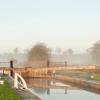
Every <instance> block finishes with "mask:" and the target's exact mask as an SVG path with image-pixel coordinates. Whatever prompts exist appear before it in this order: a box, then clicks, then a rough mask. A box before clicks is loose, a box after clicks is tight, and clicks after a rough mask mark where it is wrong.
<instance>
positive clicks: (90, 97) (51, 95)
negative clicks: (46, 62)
mask: <svg viewBox="0 0 100 100" xmlns="http://www.w3.org/2000/svg"><path fill="white" fill-rule="evenodd" d="M26 82H27V84H28V87H29V88H31V89H32V91H33V92H35V93H37V94H38V95H39V96H40V97H41V98H42V100H100V95H99V94H96V93H92V92H88V91H85V90H81V89H79V88H77V87H72V86H71V85H69V84H68V85H65V84H63V83H61V82H59V81H55V80H49V79H26Z"/></svg>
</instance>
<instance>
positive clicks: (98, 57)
mask: <svg viewBox="0 0 100 100" xmlns="http://www.w3.org/2000/svg"><path fill="white" fill-rule="evenodd" d="M91 55H92V58H93V60H94V61H95V63H96V64H99V65H100V41H98V42H96V43H95V44H94V45H93V47H92V48H91Z"/></svg>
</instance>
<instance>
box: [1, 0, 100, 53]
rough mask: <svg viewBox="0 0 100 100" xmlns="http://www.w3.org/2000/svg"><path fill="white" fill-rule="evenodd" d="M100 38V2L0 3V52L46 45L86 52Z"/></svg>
mask: <svg viewBox="0 0 100 100" xmlns="http://www.w3.org/2000/svg"><path fill="white" fill-rule="evenodd" d="M99 39H100V0H0V52H7V51H11V50H12V49H13V48H16V47H18V48H21V49H25V48H30V47H31V46H32V45H34V44H35V43H37V42H45V43H46V44H47V45H48V46H49V47H50V48H56V47H61V48H62V49H67V48H73V49H74V50H76V51H83V50H85V49H87V48H89V47H91V46H92V44H93V43H95V42H96V41H97V40H99Z"/></svg>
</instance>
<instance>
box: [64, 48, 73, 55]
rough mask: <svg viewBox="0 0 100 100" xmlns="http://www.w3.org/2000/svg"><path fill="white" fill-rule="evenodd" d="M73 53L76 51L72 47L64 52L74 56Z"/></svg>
mask: <svg viewBox="0 0 100 100" xmlns="http://www.w3.org/2000/svg"><path fill="white" fill-rule="evenodd" d="M73 54H74V51H73V49H72V48H69V49H67V50H65V51H64V52H63V55H67V56H72V55H73Z"/></svg>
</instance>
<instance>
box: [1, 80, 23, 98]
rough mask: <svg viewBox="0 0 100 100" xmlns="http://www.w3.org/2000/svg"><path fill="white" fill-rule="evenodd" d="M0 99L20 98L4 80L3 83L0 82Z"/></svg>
mask: <svg viewBox="0 0 100 100" xmlns="http://www.w3.org/2000/svg"><path fill="white" fill-rule="evenodd" d="M0 100H22V98H21V97H20V96H18V95H17V94H16V93H15V91H14V90H13V89H12V88H11V87H10V86H9V84H8V83H7V81H5V80H4V84H3V85H1V84H0Z"/></svg>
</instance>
